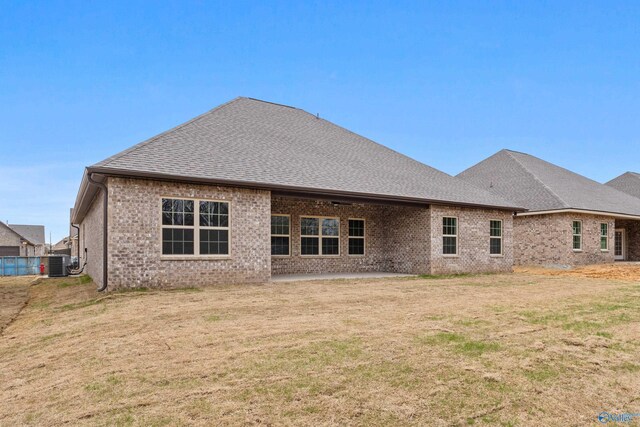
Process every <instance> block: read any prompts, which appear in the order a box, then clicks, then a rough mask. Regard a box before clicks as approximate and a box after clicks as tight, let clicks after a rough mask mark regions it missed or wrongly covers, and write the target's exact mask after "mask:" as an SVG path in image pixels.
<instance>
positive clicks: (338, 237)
mask: <svg viewBox="0 0 640 427" xmlns="http://www.w3.org/2000/svg"><path fill="white" fill-rule="evenodd" d="M303 218H317V219H318V234H316V235H313V234H302V219H303ZM323 219H335V220H336V221H338V235H337V236H323V235H322V220H323ZM299 225H300V241H299V243H300V256H301V257H303V258H314V257H322V258H339V257H340V256H341V254H342V250H341V248H340V245H341V239H340V231H341V226H342V224H341V223H340V217H337V216H317V215H300V223H299ZM303 237H317V238H318V253H317V254H308V255H302V238H303ZM324 237H327V238H329V239H338V253H337V254H330V255H324V254H323V253H322V239H323V238H324Z"/></svg>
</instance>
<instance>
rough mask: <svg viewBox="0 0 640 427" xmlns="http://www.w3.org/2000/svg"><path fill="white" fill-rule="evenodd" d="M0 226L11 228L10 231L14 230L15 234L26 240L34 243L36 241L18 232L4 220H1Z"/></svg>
mask: <svg viewBox="0 0 640 427" xmlns="http://www.w3.org/2000/svg"><path fill="white" fill-rule="evenodd" d="M0 227H4V228H6V229H7V230H9V231H10V232H12V233H13V234H15V235H16V236H18V237H19V238H20V239H21V240H25V241H27V242H28V243H30V244H34V242H32V241H31V240H29V239H28V238H27V237H25V236H23V235H22V234H20V233H19V232H17V231H16V230H14V229H13V228H12V227H11V226H10V225H9V224H5V223H4V222H2V221H0Z"/></svg>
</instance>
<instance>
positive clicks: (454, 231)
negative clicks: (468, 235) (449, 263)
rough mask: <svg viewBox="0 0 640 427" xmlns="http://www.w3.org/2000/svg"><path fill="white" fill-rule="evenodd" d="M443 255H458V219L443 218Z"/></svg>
mask: <svg viewBox="0 0 640 427" xmlns="http://www.w3.org/2000/svg"><path fill="white" fill-rule="evenodd" d="M442 253H443V254H444V255H457V254H458V218H455V217H444V218H442Z"/></svg>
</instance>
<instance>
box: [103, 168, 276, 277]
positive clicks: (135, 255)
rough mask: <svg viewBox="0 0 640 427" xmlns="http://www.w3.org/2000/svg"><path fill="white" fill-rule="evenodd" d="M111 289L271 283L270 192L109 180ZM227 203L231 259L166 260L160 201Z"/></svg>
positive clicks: (190, 258)
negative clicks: (190, 200) (176, 199)
mask: <svg viewBox="0 0 640 427" xmlns="http://www.w3.org/2000/svg"><path fill="white" fill-rule="evenodd" d="M108 186H109V248H110V249H109V289H114V288H127V287H137V286H149V287H186V286H202V285H208V284H217V283H235V282H262V281H267V280H269V277H270V271H271V257H270V234H269V233H270V231H269V230H270V218H271V216H270V213H271V196H270V192H269V191H263V190H247V189H238V188H229V187H219V186H208V185H191V184H181V183H169V182H160V181H151V180H137V179H123V178H110V179H109V183H108ZM162 197H173V198H183V197H184V198H196V199H211V200H225V201H229V202H230V212H231V213H230V215H231V216H230V223H231V232H230V236H231V237H230V239H231V244H230V252H231V254H230V256H229V257H226V258H223V259H211V258H206V259H203V258H200V259H196V258H194V257H193V256H184V257H183V258H181V259H167V258H166V257H163V256H162V253H161V252H162V247H161V199H162Z"/></svg>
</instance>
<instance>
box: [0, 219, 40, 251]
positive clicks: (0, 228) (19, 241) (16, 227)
mask: <svg viewBox="0 0 640 427" xmlns="http://www.w3.org/2000/svg"><path fill="white" fill-rule="evenodd" d="M44 253H45V241H44V225H23V224H5V223H3V222H1V221H0V256H42V255H44Z"/></svg>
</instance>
